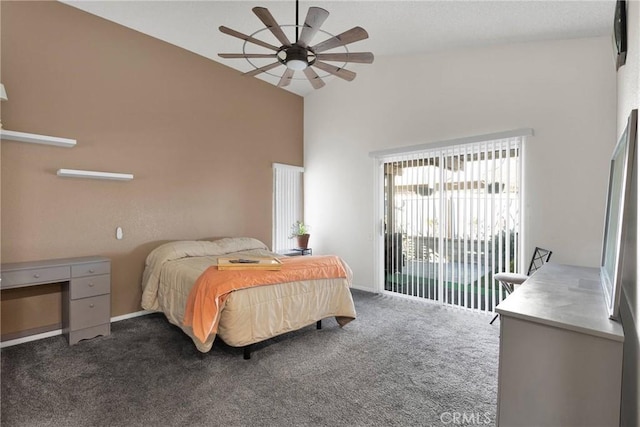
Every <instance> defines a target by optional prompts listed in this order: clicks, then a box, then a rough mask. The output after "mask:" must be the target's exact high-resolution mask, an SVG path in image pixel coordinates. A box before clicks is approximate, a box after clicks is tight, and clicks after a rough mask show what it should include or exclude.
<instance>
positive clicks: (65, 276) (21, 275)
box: [2, 266, 69, 289]
mask: <svg viewBox="0 0 640 427" xmlns="http://www.w3.org/2000/svg"><path fill="white" fill-rule="evenodd" d="M65 280H69V266H63V267H44V268H30V269H27V270H18V271H7V272H3V273H2V289H8V288H17V287H20V286H25V285H33V284H37V283H55V282H61V281H65Z"/></svg>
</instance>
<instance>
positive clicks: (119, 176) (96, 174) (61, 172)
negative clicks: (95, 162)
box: [57, 169, 133, 181]
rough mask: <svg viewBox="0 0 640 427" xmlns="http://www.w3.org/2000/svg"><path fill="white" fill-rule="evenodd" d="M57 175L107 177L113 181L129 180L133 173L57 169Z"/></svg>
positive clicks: (92, 177)
mask: <svg viewBox="0 0 640 427" xmlns="http://www.w3.org/2000/svg"><path fill="white" fill-rule="evenodd" d="M57 175H58V176H62V177H66V178H89V179H109V180H115V181H131V180H132V179H133V174H130V173H115V172H98V171H84V170H77V169H58V172H57Z"/></svg>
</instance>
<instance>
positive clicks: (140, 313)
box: [111, 310, 155, 323]
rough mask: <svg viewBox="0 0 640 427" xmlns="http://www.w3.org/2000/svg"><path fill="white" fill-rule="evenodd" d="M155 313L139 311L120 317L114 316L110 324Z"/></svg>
mask: <svg viewBox="0 0 640 427" xmlns="http://www.w3.org/2000/svg"><path fill="white" fill-rule="evenodd" d="M151 313H155V312H154V311H149V310H141V311H136V312H134V313H128V314H123V315H122V316H116V317H112V318H111V323H113V322H119V321H121V320H127V319H133V318H134V317H140V316H146V315H147V314H151Z"/></svg>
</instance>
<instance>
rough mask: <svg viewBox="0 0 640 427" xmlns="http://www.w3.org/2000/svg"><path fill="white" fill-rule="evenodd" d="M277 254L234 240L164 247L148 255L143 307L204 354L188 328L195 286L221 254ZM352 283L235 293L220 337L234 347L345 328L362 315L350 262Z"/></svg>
mask: <svg viewBox="0 0 640 427" xmlns="http://www.w3.org/2000/svg"><path fill="white" fill-rule="evenodd" d="M229 254H233V256H238V257H242V256H251V255H254V256H277V254H274V253H273V252H271V251H269V250H268V249H267V247H266V246H265V245H264V244H263V243H262V242H260V241H258V240H256V239H251V238H229V239H221V240H217V241H214V242H208V241H179V242H171V243H167V244H165V245H162V246H160V247H158V248H157V249H155V250H154V251H152V252H151V253H150V254H149V256H148V257H147V262H146V266H145V271H144V275H143V282H142V288H143V294H142V307H143V308H144V309H146V310H152V311H160V312H163V313H164V314H165V316H166V317H167V319H168V320H169V322H171V323H172V324H174V325H176V326H178V327H180V328H181V329H182V330H183V331H184V332H185V333H186V334H187V335H189V336H190V337H191V338H192V339H193V341H194V344H195V345H196V347H197V348H198V350H200V351H202V352H207V351H209V350H210V349H211V346H212V345H213V340H214V338H215V335H214V336H211V337H210V338H209V339H208V340H207V341H206V342H205V343H200V342H199V341H198V340H197V339H194V337H193V334H192V332H191V330H190V328H188V327H185V326H184V325H183V324H182V321H183V318H184V312H185V307H186V303H187V299H188V296H189V292H190V290H191V287H192V286H193V285H194V283H195V282H196V280H197V279H198V277H199V276H200V275H201V274H202V272H204V270H206V269H207V268H208V267H209V266H211V265H215V264H216V262H217V258H218V257H219V256H229ZM343 264H344V267H345V270H346V272H347V278H346V279H319V280H307V281H300V282H290V283H283V284H278V285H269V286H261V287H258V288H250V289H243V290H238V291H234V292H233V293H232V294H231V295H230V296H229V298H228V299H227V301H226V304H225V307H224V309H223V310H222V313H221V316H220V324H219V329H218V335H219V336H220V337H221V338H222V339H223V340H224V341H225V342H226V343H227V344H229V345H231V346H236V347H240V346H245V345H248V344H252V343H255V342H259V341H263V340H265V339H268V338H271V337H274V336H276V335H279V334H282V333H285V332H289V331H293V330H296V329H299V328H301V327H304V326H307V325H309V324H312V323H314V322H316V321H317V320H319V319H323V318H326V317H331V316H335V317H337V318H338V319H339V321H340V323H341V324H344V323H346V322H347V321H348V320H351V319H354V318H355V317H356V313H355V308H354V305H353V300H352V298H351V292H350V291H349V284H350V283H351V277H352V273H351V270H350V268H349V267H348V266H347V265H346V263H344V261H343Z"/></svg>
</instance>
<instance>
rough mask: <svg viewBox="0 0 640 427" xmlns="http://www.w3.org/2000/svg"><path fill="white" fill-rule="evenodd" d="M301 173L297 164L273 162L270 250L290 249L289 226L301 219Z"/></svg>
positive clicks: (301, 169) (302, 170)
mask: <svg viewBox="0 0 640 427" xmlns="http://www.w3.org/2000/svg"><path fill="white" fill-rule="evenodd" d="M303 173H304V168H302V167H299V166H291V165H285V164H281V163H274V164H273V231H272V245H271V247H272V250H273V251H274V252H283V251H286V250H288V249H291V247H292V246H295V245H292V242H291V239H290V238H289V237H290V235H291V226H292V225H293V224H294V223H295V222H296V221H302V220H303V217H302V213H303V188H302V185H303Z"/></svg>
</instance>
